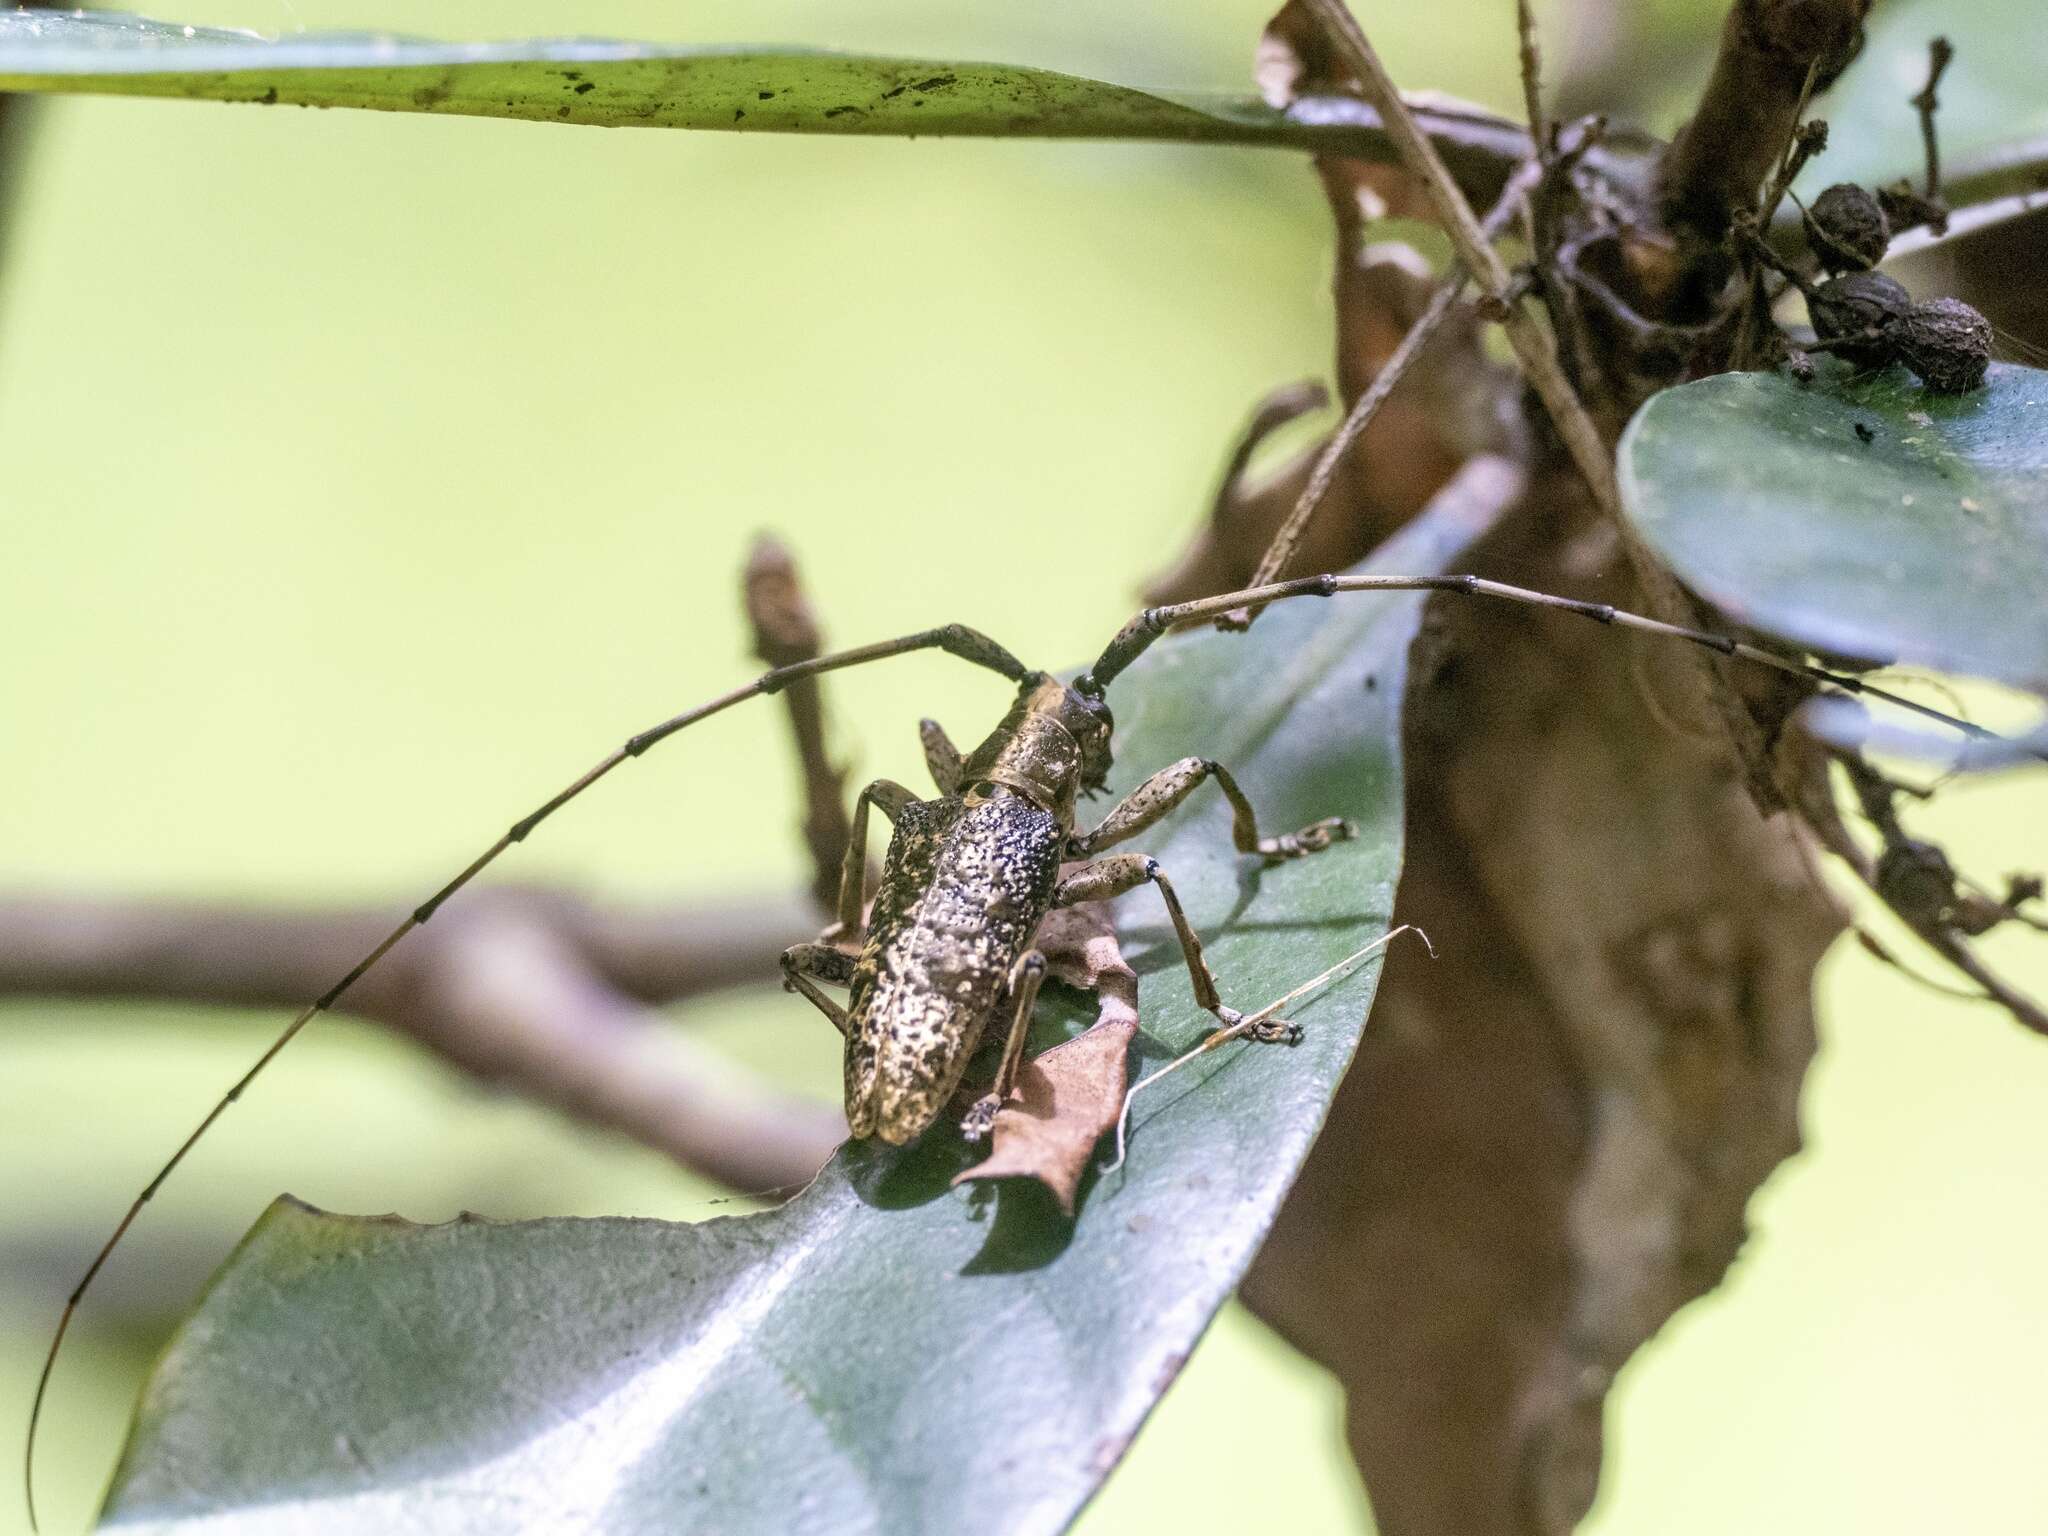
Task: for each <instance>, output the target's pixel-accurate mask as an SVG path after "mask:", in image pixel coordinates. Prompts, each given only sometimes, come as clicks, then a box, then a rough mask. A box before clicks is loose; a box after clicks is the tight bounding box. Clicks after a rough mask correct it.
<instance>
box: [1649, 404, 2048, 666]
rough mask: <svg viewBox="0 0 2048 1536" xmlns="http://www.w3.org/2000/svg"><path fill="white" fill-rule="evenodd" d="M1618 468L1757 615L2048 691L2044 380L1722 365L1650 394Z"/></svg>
mask: <svg viewBox="0 0 2048 1536" xmlns="http://www.w3.org/2000/svg"><path fill="white" fill-rule="evenodd" d="M1619 469H1620V477H1621V489H1622V498H1623V501H1624V503H1625V504H1626V506H1627V509H1628V512H1629V515H1630V517H1631V518H1633V519H1634V521H1635V522H1636V524H1637V526H1638V527H1639V528H1640V529H1641V530H1642V532H1643V535H1644V537H1645V538H1647V539H1648V540H1649V542H1650V543H1651V545H1652V546H1653V547H1654V548H1655V549H1656V550H1657V552H1658V553H1659V554H1660V555H1662V556H1663V557H1664V559H1665V560H1666V561H1668V562H1669V563H1670V565H1671V567H1672V568H1673V569H1674V570H1675V571H1677V572H1678V574H1679V576H1680V577H1682V578H1683V579H1684V580H1685V581H1686V583H1687V584H1688V585H1690V586H1691V587H1693V588H1694V589H1695V590H1696V591H1698V592H1699V593H1700V594H1701V595H1702V596H1704V597H1706V598H1707V599H1709V600H1710V601H1711V602H1713V603H1714V604H1715V605H1716V606H1717V607H1719V608H1721V609H1723V610H1724V611H1726V612H1727V613H1729V614H1730V615H1732V616H1733V617H1735V618H1736V619H1739V620H1740V621H1741V622H1742V623H1744V624H1748V625H1752V626H1754V627H1756V628H1758V629H1762V630H1767V631H1769V632H1771V633H1772V634H1776V635H1780V636H1783V637H1784V638H1786V639H1788V640H1794V641H1797V642H1799V643H1800V644H1802V645H1806V646H1810V647H1813V648H1815V649H1817V650H1822V651H1830V652H1836V653H1839V654H1842V655H1846V656H1852V657H1859V658H1863V659H1866V660H1872V661H1894V660H1896V661H1903V662H1912V663H1919V664H1922V665H1926V666H1931V667H1940V668H1944V669H1946V670H1949V671H1954V672H1964V673H1973V674H1976V675H1979V676H1982V677H1988V678H1993V679H1996V680H1998V681H2001V682H2006V683H2014V684H2018V685H2020V686H2022V687H2027V688H2032V689H2035V690H2036V691H2048V603H2043V602H2042V600H2041V591H2042V574H2043V572H2044V571H2048V373H2043V372H2040V371H2039V370H2036V369H2032V368H2019V367H2012V366H2008V365H2004V364H1993V365H1992V368H1991V372H1990V375H1989V377H1988V379H1987V380H1986V382H1985V386H1984V387H1983V388H1982V389H1979V390H1975V391H1973V392H1972V393H1970V394H1967V395H1938V394H1934V393H1932V392H1930V391H1928V390H1925V389H1923V388H1922V387H1921V386H1920V385H1919V384H1917V383H1916V382H1914V380H1913V379H1912V377H1911V376H1910V375H1909V374H1907V373H1906V372H1905V370H1904V369H1901V368H1893V369H1891V370H1889V371H1886V372H1883V373H1875V374H1864V375H1860V376H1858V375H1855V374H1853V373H1852V372H1851V371H1850V370H1849V369H1848V368H1847V367H1846V366H1844V365H1839V364H1826V365H1824V366H1823V368H1822V371H1821V377H1820V378H1819V379H1818V380H1817V381H1816V382H1815V383H1813V384H1811V385H1807V384H1801V383H1799V382H1797V381H1796V380H1794V379H1792V378H1789V377H1787V376H1785V375H1782V374H1770V373H1729V374H1721V375H1719V376H1717V377H1714V378H1709V379H1701V380H1699V381H1697V382H1695V383H1691V384H1683V385H1680V386H1678V387H1677V388H1675V389H1667V390H1665V391H1664V392H1663V393H1661V394H1658V395H1656V396H1654V397H1652V398H1651V400H1650V401H1649V402H1648V403H1647V404H1646V405H1644V406H1643V408H1642V409H1641V410H1640V411H1638V412H1637V413H1636V417H1635V420H1634V421H1632V422H1631V423H1630V424H1629V428H1628V431H1627V433H1626V434H1625V435H1624V436H1623V438H1622V440H1621V447H1620V466H1619Z"/></svg>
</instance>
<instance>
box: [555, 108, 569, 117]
mask: <svg viewBox="0 0 2048 1536" xmlns="http://www.w3.org/2000/svg"><path fill="white" fill-rule="evenodd" d="M568 115H569V108H568V107H567V106H566V105H563V106H559V107H557V108H555V116H557V117H567V116H568Z"/></svg>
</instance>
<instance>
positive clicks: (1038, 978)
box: [960, 949, 1045, 1141]
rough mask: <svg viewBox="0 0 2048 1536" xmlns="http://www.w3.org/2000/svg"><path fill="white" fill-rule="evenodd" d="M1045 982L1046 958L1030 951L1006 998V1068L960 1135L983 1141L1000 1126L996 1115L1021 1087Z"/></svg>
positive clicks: (1012, 978)
mask: <svg viewBox="0 0 2048 1536" xmlns="http://www.w3.org/2000/svg"><path fill="white" fill-rule="evenodd" d="M1044 981H1045V956H1044V955H1041V954H1040V953H1039V952H1038V951H1037V950H1035V949H1032V950H1026V951H1025V952H1024V955H1023V956H1022V957H1021V958H1020V959H1019V960H1018V961H1017V963H1016V964H1015V965H1013V966H1011V967H1010V976H1009V980H1008V982H1007V983H1006V984H1005V986H1004V989H1003V990H1004V995H1005V996H1006V997H1007V998H1008V999H1009V1003H1010V1033H1009V1036H1008V1037H1007V1038H1006V1039H1005V1040H1004V1042H1003V1064H1002V1065H1001V1066H1000V1067H998V1068H997V1069H996V1080H995V1086H994V1087H992V1088H990V1089H989V1091H988V1092H987V1093H985V1094H983V1095H982V1096H981V1097H980V1098H979V1099H977V1100H975V1102H974V1108H972V1109H970V1110H969V1111H967V1118H966V1119H964V1120H962V1121H961V1122H960V1134H961V1135H962V1136H965V1137H966V1138H967V1139H968V1140H969V1141H979V1140H981V1138H982V1137H984V1136H986V1135H987V1134H988V1133H989V1131H990V1130H991V1129H992V1128H993V1127H994V1125H995V1123H996V1112H997V1111H998V1110H1000V1109H1001V1108H1002V1107H1003V1103H1004V1101H1005V1100H1007V1099H1008V1098H1009V1097H1010V1090H1011V1089H1013V1088H1015V1087H1016V1086H1017V1073H1018V1072H1019V1070H1021V1069H1022V1067H1023V1065H1024V1045H1025V1042H1026V1041H1028V1040H1029V1039H1030V1038H1031V1010H1032V1008H1033V1007H1035V1006H1036V1005H1037V1002H1038V989H1039V987H1040V986H1041V985H1043V984H1044Z"/></svg>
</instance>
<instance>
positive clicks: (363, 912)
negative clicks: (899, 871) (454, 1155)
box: [0, 887, 845, 1189]
mask: <svg viewBox="0 0 2048 1536" xmlns="http://www.w3.org/2000/svg"><path fill="white" fill-rule="evenodd" d="M388 922H389V917H388V914H387V913H384V912H382V911H379V910H377V909H373V908H336V909H329V910H321V911H302V912H278V911H274V910H269V909H262V908H254V907H241V906H234V905H229V904H197V903H184V902H161V901H137V900H96V899H93V898H89V897H79V896H43V895H37V896H15V897H9V898H0V999H4V998H22V997H41V998H50V997H62V998H107V999H121V1000H124V1001H132V1002H155V1003H164V1002H170V1003H189V1004H196V1005H202V1006H213V1007H236V1008H264V1009H267V1008H277V1007H283V1006H289V1005H290V1004H293V1003H296V1002H299V1001H300V1000H302V999H303V998H305V997H306V996H307V995H309V994H310V993H312V992H315V991H317V990H318V989H319V988H320V987H321V986H322V985H324V979H325V978H328V977H331V976H332V975H334V974H335V973H336V972H337V971H339V970H340V969H341V968H342V967H343V966H344V965H346V964H347V962H348V960H349V959H351V958H353V957H354V956H355V955H357V954H360V953H361V952H362V951H363V949H364V947H365V945H366V942H367V941H368V940H369V939H371V938H373V937H374V936H375V935H376V934H377V933H378V932H379V931H380V930H381V928H382V927H384V926H386V925H388ZM814 923H815V918H814V917H813V915H812V912H811V909H810V907H809V904H808V903H807V902H806V901H804V900H802V899H800V898H784V899H780V900H756V901H749V902H721V903H717V904H714V905H705V906H680V905H669V906H647V907H622V908H604V907H598V906H595V905H593V904H591V903H589V902H586V901H584V900H582V899H580V898H578V897H575V896H572V895H569V894H567V893H565V892H561V891H549V890H540V889H533V888H521V887H508V888H503V889H498V890H493V891H490V892H487V893H485V894H483V895H482V896H480V897H478V898H477V900H475V901H473V902H471V903H470V904H469V905H468V906H466V907H460V908H456V909H453V910H451V911H450V912H449V913H447V914H446V915H444V917H443V918H442V921H441V922H440V923H437V924H435V925H434V926H433V927H431V928H426V929H423V930H421V931H420V932H419V933H418V934H417V935H416V936H415V938H414V940H413V942H412V943H411V944H409V945H407V946H406V947H405V948H403V949H401V950H399V951H397V952H396V953H395V954H394V955H393V956H392V958H391V960H390V961H389V963H388V964H387V965H386V966H385V967H383V968H381V969H380V970H378V971H377V972H375V973H374V974H372V975H370V976H368V977H365V978H364V981H363V983H362V984H361V985H360V986H359V987H358V988H356V989H355V990H353V991H352V992H351V993H350V994H349V996H348V1000H347V1003H346V1005H345V1008H346V1011H348V1012H351V1013H354V1014H356V1015H357V1016H358V1017H361V1018H366V1019H369V1020H372V1021H374V1022H376V1023H378V1024H381V1025H383V1026H384V1027H386V1028H388V1029H390V1030H392V1031H393V1032H395V1033H397V1034H401V1035H404V1036H406V1037H407V1038H409V1039H412V1040H414V1041H417V1042H418V1043H419V1044H421V1045H423V1046H425V1047H427V1049H429V1050H430V1051H432V1052H434V1053H435V1054H436V1055H438V1056H440V1057H441V1058H442V1059H443V1060H445V1061H447V1062H449V1063H450V1064H452V1065H453V1066H455V1067H457V1068H459V1069H460V1070H462V1071H463V1072H465V1073H468V1074H469V1075H471V1076H473V1077H476V1078H479V1079H481V1080H483V1081H486V1082H490V1083H494V1084H497V1085H500V1086H502V1087H505V1088H508V1089H511V1090H512V1091H514V1092H517V1093H519V1094H521V1095H523V1096H525V1097H528V1098H531V1099H534V1100H536V1101H538V1102H540V1103H544V1104H549V1105H552V1106H554V1107H555V1108H557V1109H560V1110H563V1111H565V1112H566V1113H569V1114H571V1115H574V1116H575V1117H576V1118H578V1119H580V1120H583V1121H584V1122H586V1123H587V1124H590V1125H594V1126H597V1127H599V1128H600V1129H603V1130H608V1131H613V1132H617V1133H619V1134H622V1135H625V1136H628V1137H630V1138H632V1139H633V1140H634V1141H636V1142H639V1143H640V1144H641V1145H643V1146H648V1147H652V1148H654V1149H655V1150H657V1151H660V1152H664V1153H666V1154H667V1155H668V1156H670V1157H672V1158H674V1159H675V1160H676V1161H677V1162H678V1163H680V1164H682V1165H683V1166H684V1167H686V1168H690V1169H692V1170H694V1171H696V1172H698V1173H702V1174H704V1175H706V1176H707V1177H710V1178H714V1179H717V1180H718V1181H720V1182H721V1183H724V1184H727V1185H730V1186H731V1187H733V1188H737V1189H768V1188H777V1187H780V1186H782V1185H786V1184H790V1183H794V1182H799V1181H801V1180H804V1179H807V1178H809V1177H810V1175H811V1174H812V1173H815V1172H816V1171H817V1169H818V1167H819V1165H820V1164H821V1163H822V1162H823V1161H824V1158H825V1156H826V1155H827V1154H828V1153H829V1152H830V1151H831V1148H832V1146H833V1144H834V1143H835V1142H837V1141H838V1140H840V1139H841V1138H843V1136H844V1135H845V1128H844V1126H843V1125H842V1124H841V1123H840V1122H839V1119H838V1116H837V1114H836V1113H835V1112H834V1111H833V1110H832V1109H831V1108H830V1107H829V1106H826V1105H822V1104H816V1103H811V1102H807V1101H799V1100H795V1099H790V1098H787V1097H785V1096H782V1095H780V1094H772V1093H766V1092H761V1091H758V1090H745V1089H741V1088H739V1087H737V1086H736V1085H734V1084H733V1083H732V1075H731V1074H730V1073H729V1072H724V1071H721V1070H719V1069H717V1068H716V1066H715V1065H714V1064H713V1063H712V1062H710V1061H709V1060H708V1059H706V1058H705V1057H704V1056H703V1055H702V1053H701V1052H699V1051H697V1050H695V1049H693V1048H691V1047H690V1046H689V1045H688V1044H687V1043H686V1042H685V1041H683V1040H682V1039H681V1038H680V1037H679V1036H678V1034H677V1032H676V1030H675V1029H674V1027H673V1026H672V1025H671V1024H670V1023H669V1022H668V1021H667V1020H664V1019H663V1018H661V1016H660V1015H659V1014H658V1013H656V1012H655V1011H654V1009H655V1007H656V1006H658V1005H660V1004H663V1003H668V1002H673V1001H676V1000H679V999H682V998H686V997H692V996H698V995H702V994H704V993H707V992H711V991H716V990H721V989H724V988H727V987H732V986H738V985H742V984H745V983H749V982H757V981H765V980H768V979H771V978H773V977H775V976H776V975H778V974H779V967H778V964H777V961H778V958H779V956H780V954H781V951H782V947H783V946H784V945H786V944H789V943H793V942H795V940H796V939H798V938H799V937H802V936H803V935H804V934H805V932H806V930H807V929H808V928H810V927H811V926H813V924H814Z"/></svg>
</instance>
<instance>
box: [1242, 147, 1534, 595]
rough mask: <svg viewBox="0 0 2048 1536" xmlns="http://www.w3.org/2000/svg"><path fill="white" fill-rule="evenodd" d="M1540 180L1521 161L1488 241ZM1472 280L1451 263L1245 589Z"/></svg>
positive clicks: (1279, 558)
mask: <svg viewBox="0 0 2048 1536" xmlns="http://www.w3.org/2000/svg"><path fill="white" fill-rule="evenodd" d="M1542 174H1543V169H1542V166H1541V165H1539V164H1538V163H1537V162H1536V161H1534V160H1530V161H1525V162H1524V163H1523V165H1522V166H1521V168H1520V169H1519V170H1517V171H1516V172H1515V174H1514V175H1513V176H1512V177H1510V178H1509V179H1508V184H1507V186H1506V187H1505V188H1503V189H1502V191H1501V195H1500V199H1499V201H1497V202H1496V203H1495V204H1494V205H1493V208H1492V209H1491V211H1489V212H1488V213H1487V215H1486V219H1485V222H1483V223H1482V224H1481V225H1480V230H1481V232H1482V233H1483V234H1484V235H1485V236H1486V237H1487V238H1488V239H1492V238H1493V237H1494V236H1496V235H1498V234H1499V233H1500V231H1501V230H1502V229H1503V228H1505V227H1506V225H1507V222H1508V220H1509V219H1511V218H1513V217H1514V215H1515V212H1516V210H1517V209H1519V208H1520V207H1521V206H1522V203H1523V201H1524V200H1525V199H1526V198H1527V197H1528V195H1529V192H1530V190H1531V189H1532V188H1533V187H1534V186H1535V185H1536V182H1537V181H1538V180H1539V179H1540V178H1541V176H1542ZM1470 280H1471V279H1470V274H1469V273H1468V272H1467V271H1466V269H1465V266H1464V264H1463V263H1462V262H1453V263H1452V265H1451V270H1450V271H1449V272H1448V273H1447V274H1445V276H1444V279H1443V281H1442V282H1440V283H1439V284H1438V285H1437V288H1436V291H1435V292H1434V293H1432V294H1431V295H1430V298H1429V303H1428V305H1427V307H1425V308H1424V309H1423V311H1422V313H1421V315H1420V316H1418V317H1417V319H1416V321H1415V323H1414V324H1413V325H1411V326H1409V327H1408V332H1407V334H1406V335H1404V336H1403V337H1402V338H1401V344H1400V345H1399V346H1398V347H1396V348H1395V349H1394V355H1393V356H1392V357H1390V358H1388V359H1387V361H1386V365H1385V366H1384V367H1383V368H1381V369H1380V371H1379V373H1378V374H1376V375H1375V376H1374V378H1373V381H1372V384H1371V385H1370V387H1368V388H1367V390H1366V391H1365V393H1364V394H1362V395H1360V396H1359V397H1358V399H1357V400H1356V401H1355V402H1353V404H1352V407H1351V410H1350V412H1349V413H1348V414H1347V415H1346V416H1345V418H1344V422H1343V425H1341V426H1339V427H1338V428H1337V430H1336V432H1335V433H1333V434H1332V435H1331V437H1330V440H1329V441H1328V442H1327V443H1325V444H1324V445H1323V448H1322V451H1321V452H1320V453H1319V454H1318V455H1317V456H1316V462H1315V466H1314V467H1313V468H1312V469H1311V470H1310V471H1309V477H1308V483H1307V484H1305V485H1304V486H1303V487H1302V489H1301V495H1300V496H1299V497H1298V498H1297V499H1296V501H1295V503H1294V508H1293V510H1292V511H1290V512H1289V513H1288V514H1287V520H1286V521H1285V522H1284V523H1282V524H1281V525H1280V527H1279V529H1278V531H1276V532H1275V533H1274V535H1273V539H1272V542H1271V543H1270V544H1268V545H1267V546H1266V552H1265V554H1264V555H1262V556H1261V557H1260V558H1259V565H1258V569H1257V570H1256V571H1254V572H1253V573H1252V579H1251V580H1250V581H1248V582H1246V583H1245V585H1246V586H1252V587H1263V586H1265V585H1267V584H1268V583H1270V582H1273V581H1277V580H1279V578H1280V572H1281V571H1282V569H1283V568H1285V566H1286V565H1287V563H1288V562H1289V561H1290V560H1292V559H1293V558H1294V552H1295V550H1296V549H1297V548H1299V547H1300V544H1301V537H1302V534H1303V533H1304V532H1305V531H1306V530H1307V528H1308V523H1309V519H1310V518H1311V517H1313V516H1314V515H1315V512H1316V509H1317V508H1318V507H1320V506H1321V505H1322V504H1323V499H1324V498H1325V497H1326V496H1328V495H1329V493H1330V487H1331V486H1332V485H1334V484H1335V483H1336V480H1337V471H1338V470H1339V469H1340V468H1341V467H1342V465H1343V462H1344V455H1345V454H1346V453H1348V452H1349V451H1350V449H1351V445H1352V444H1353V443H1355V442H1357V441H1358V439H1359V437H1360V436H1361V435H1363V433H1364V432H1365V429H1366V428H1367V427H1369V426H1371V425H1372V423H1373V418H1374V417H1376V416H1377V415H1378V414H1379V411H1380V407H1381V406H1383V405H1385V404H1386V403H1387V400H1388V398H1389V397H1390V396H1392V394H1393V393H1394V389H1395V387H1396V386H1397V385H1399V384H1400V382H1401V380H1402V378H1403V377H1404V376H1405V375H1406V374H1407V372H1408V370H1409V369H1410V368H1411V367H1412V366H1413V365H1414V363H1415V361H1416V359H1417V358H1419V357H1421V356H1422V354H1423V351H1424V350H1425V349H1426V348H1427V347H1428V346H1429V343H1430V341H1431V339H1432V338H1433V337H1434V336H1435V335H1436V333H1437V331H1438V330H1439V329H1441V328H1442V326H1443V322H1444V321H1445V320H1446V319H1447V318H1448V317H1449V316H1450V313H1451V307H1452V305H1453V304H1455V303H1456V302H1457V298H1458V295H1459V294H1460V293H1462V292H1464V289H1465V285H1466V283H1467V282H1469V281H1470ZM1257 617H1258V611H1257V610H1255V609H1239V610H1237V611H1236V612H1234V613H1228V614H1225V615H1224V616H1223V617H1222V618H1220V619H1218V620H1217V621H1216V625H1217V628H1219V629H1228V630H1242V629H1249V628H1250V627H1251V623H1252V620H1253V619H1255V618H1257Z"/></svg>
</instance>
